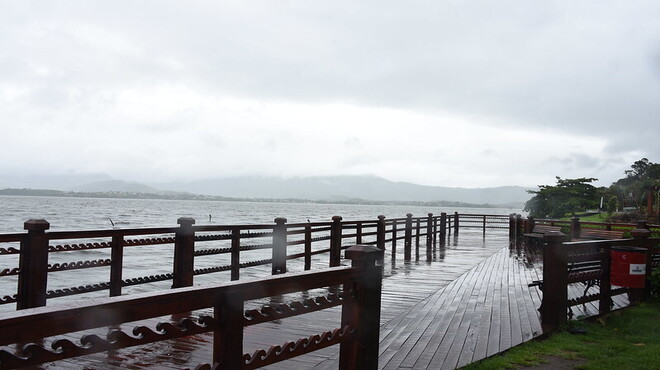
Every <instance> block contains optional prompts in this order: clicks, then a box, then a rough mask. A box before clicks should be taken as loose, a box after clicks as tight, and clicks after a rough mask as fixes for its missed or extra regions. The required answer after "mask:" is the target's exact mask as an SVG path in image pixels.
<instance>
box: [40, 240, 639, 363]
mask: <svg viewBox="0 0 660 370" xmlns="http://www.w3.org/2000/svg"><path fill="white" fill-rule="evenodd" d="M413 258H415V257H414V255H413ZM387 260H388V259H386V261H387ZM541 267H542V265H541V260H540V257H539V254H538V253H537V252H536V251H535V250H533V249H531V250H530V249H527V248H524V247H523V246H516V245H509V241H508V237H507V236H506V235H503V234H502V235H499V234H497V235H487V237H486V238H485V239H484V238H482V237H481V235H480V233H470V232H463V231H461V235H460V237H458V238H456V237H454V238H453V239H451V240H450V241H449V243H448V245H447V246H445V247H440V248H438V249H437V250H436V251H435V252H434V253H433V254H432V255H430V256H429V258H428V260H427V257H426V256H425V255H424V256H420V259H419V260H417V261H411V262H405V263H404V261H403V258H400V257H398V258H397V259H396V262H393V263H387V264H386V266H384V270H385V276H386V278H385V279H384V280H383V297H382V306H381V333H380V354H379V368H381V369H454V368H457V367H460V366H463V365H466V364H468V363H470V362H474V361H478V360H480V359H483V358H486V357H488V356H491V355H494V354H496V353H499V352H502V351H505V350H507V349H509V348H511V347H513V346H516V345H518V344H520V343H523V342H525V341H527V340H530V339H532V338H534V337H536V336H538V335H540V334H542V330H541V325H540V320H539V314H538V311H537V309H538V307H539V306H540V304H541V294H540V293H541V292H540V291H539V290H538V288H535V287H532V288H529V287H528V284H529V283H531V282H532V281H534V280H539V279H540V278H541V276H542V272H541ZM569 295H571V296H573V295H582V291H581V289H579V288H575V289H572V290H571V291H570V293H569ZM289 298H292V299H299V298H300V297H285V298H284V299H285V300H288V299H289ZM261 303H264V302H255V305H256V304H261ZM615 304H616V305H617V306H624V305H626V304H627V301H625V299H623V298H620V299H618V300H616V301H615ZM573 309H574V311H575V315H576V316H580V315H592V314H594V312H597V310H595V306H593V305H585V306H584V307H574V308H573ZM205 313H208V312H205ZM339 322H340V310H339V307H336V308H332V309H328V310H323V311H319V312H314V313H310V314H306V315H302V316H299V317H294V318H289V319H284V320H281V321H277V322H269V323H265V324H259V325H254V326H250V327H246V328H245V336H244V347H245V350H246V352H248V353H252V352H253V351H255V350H257V349H268V348H269V347H270V346H271V345H276V344H283V343H284V342H285V341H295V340H298V339H300V338H303V337H308V336H310V335H313V334H317V333H321V332H323V331H327V330H330V329H334V328H336V327H338V326H339ZM141 324H143V323H141ZM208 343H209V337H208V336H206V335H199V336H194V337H189V338H186V340H177V341H166V342H164V343H159V344H157V345H147V346H141V347H135V348H128V349H124V350H121V351H116V352H112V353H107V354H96V355H90V356H85V357H81V358H78V359H72V360H70V361H66V362H64V361H62V362H58V363H53V364H48V365H47V366H46V367H47V368H60V367H69V368H111V367H122V368H135V369H139V368H146V367H154V368H187V367H189V368H194V367H195V366H196V365H197V364H199V363H208V362H210V361H211V352H210V346H209V344H208ZM338 351H339V349H338V346H333V347H329V348H325V349H323V350H321V351H317V352H314V353H310V354H307V355H304V356H300V357H296V358H294V359H291V360H288V361H284V362H281V363H278V364H275V365H271V366H269V367H268V368H270V369H291V368H298V369H336V368H337V366H338V362H337V360H338V357H339V354H338ZM148 364H150V365H148Z"/></svg>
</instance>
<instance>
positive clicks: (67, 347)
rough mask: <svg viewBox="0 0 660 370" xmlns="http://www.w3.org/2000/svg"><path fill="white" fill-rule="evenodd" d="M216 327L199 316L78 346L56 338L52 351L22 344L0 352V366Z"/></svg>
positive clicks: (96, 338)
mask: <svg viewBox="0 0 660 370" xmlns="http://www.w3.org/2000/svg"><path fill="white" fill-rule="evenodd" d="M215 326H216V321H215V320H214V319H213V318H212V317H209V316H201V317H200V318H199V320H198V322H195V321H194V320H192V319H189V318H185V319H182V320H180V321H179V322H178V323H176V324H173V323H169V322H161V323H158V324H157V325H156V330H155V331H154V330H152V329H150V328H148V327H146V326H136V327H135V328H133V333H132V335H129V334H126V333H124V332H123V331H121V330H118V329H114V330H111V331H110V332H108V334H107V336H106V338H105V339H104V338H101V337H99V336H98V335H94V334H88V335H83V336H82V337H81V338H80V345H78V344H75V343H73V342H72V341H70V340H68V339H58V340H55V341H54V342H53V344H52V345H51V347H52V349H53V350H49V349H45V348H44V347H43V344H34V343H30V344H26V345H24V346H23V347H22V348H21V350H20V351H18V352H16V353H10V352H8V351H6V350H0V367H2V368H15V367H25V366H30V365H35V364H40V363H45V362H51V361H57V360H62V359H65V358H69V357H77V356H83V355H88V354H91V353H97V352H104V351H110V350H117V349H120V348H126V347H131V346H136V345H143V344H148V343H154V342H159V341H163V340H168V339H175V338H181V337H187V336H190V335H195V334H202V333H206V332H209V331H212V330H214V329H215Z"/></svg>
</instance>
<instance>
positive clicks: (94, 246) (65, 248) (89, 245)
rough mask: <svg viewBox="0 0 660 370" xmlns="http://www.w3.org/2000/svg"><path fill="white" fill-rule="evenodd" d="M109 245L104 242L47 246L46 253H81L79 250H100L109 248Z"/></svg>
mask: <svg viewBox="0 0 660 370" xmlns="http://www.w3.org/2000/svg"><path fill="white" fill-rule="evenodd" d="M110 247H111V245H110V243H106V242H100V243H84V244H64V245H59V244H58V245H56V246H52V245H49V246H48V251H49V252H68V251H81V250H89V249H101V248H110Z"/></svg>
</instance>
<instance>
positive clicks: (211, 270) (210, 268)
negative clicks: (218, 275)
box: [193, 265, 231, 275]
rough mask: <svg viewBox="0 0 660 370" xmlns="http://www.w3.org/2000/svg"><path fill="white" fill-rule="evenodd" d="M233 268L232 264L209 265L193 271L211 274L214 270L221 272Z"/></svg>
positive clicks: (197, 273)
mask: <svg viewBox="0 0 660 370" xmlns="http://www.w3.org/2000/svg"><path fill="white" fill-rule="evenodd" d="M230 270H231V265H225V266H217V267H207V268H203V269H196V270H195V271H194V272H193V275H204V274H211V273H214V272H221V271H230Z"/></svg>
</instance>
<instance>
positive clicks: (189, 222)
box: [176, 217, 195, 226]
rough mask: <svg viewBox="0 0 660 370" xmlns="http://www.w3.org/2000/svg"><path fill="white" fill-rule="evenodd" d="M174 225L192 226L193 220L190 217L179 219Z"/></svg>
mask: <svg viewBox="0 0 660 370" xmlns="http://www.w3.org/2000/svg"><path fill="white" fill-rule="evenodd" d="M176 223H177V224H179V225H181V226H192V225H194V224H195V219H194V218H192V217H179V219H178V220H176Z"/></svg>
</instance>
